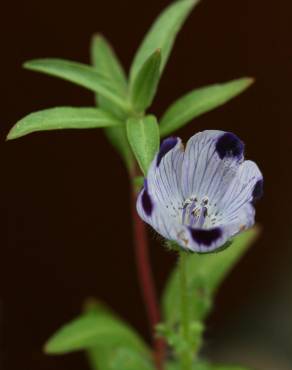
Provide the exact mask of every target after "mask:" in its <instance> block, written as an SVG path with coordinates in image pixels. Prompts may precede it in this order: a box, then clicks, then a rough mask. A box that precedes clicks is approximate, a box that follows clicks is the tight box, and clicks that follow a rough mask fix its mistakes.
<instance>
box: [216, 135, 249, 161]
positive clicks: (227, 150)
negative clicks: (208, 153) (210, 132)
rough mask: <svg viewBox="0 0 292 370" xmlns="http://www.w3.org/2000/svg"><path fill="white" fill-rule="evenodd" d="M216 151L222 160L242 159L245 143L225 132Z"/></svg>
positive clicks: (218, 142)
mask: <svg viewBox="0 0 292 370" xmlns="http://www.w3.org/2000/svg"><path fill="white" fill-rule="evenodd" d="M216 151H217V153H218V155H219V157H220V158H221V159H223V158H225V157H238V158H239V157H241V156H242V154H243V151H244V144H243V142H242V141H241V140H240V139H239V138H238V137H237V136H236V135H234V134H232V133H231V132H225V133H224V134H223V135H222V136H220V137H219V139H218V140H217V143H216Z"/></svg>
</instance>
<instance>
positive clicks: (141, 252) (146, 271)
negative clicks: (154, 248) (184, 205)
mask: <svg viewBox="0 0 292 370" xmlns="http://www.w3.org/2000/svg"><path fill="white" fill-rule="evenodd" d="M132 182H133V181H132ZM136 198H137V193H136V190H135V188H134V185H133V184H132V202H131V203H132V204H131V208H132V218H133V228H134V243H135V255H136V265H137V272H138V278H139V283H140V288H141V292H142V296H143V300H144V304H145V308H146V313H147V316H148V321H149V325H150V328H151V334H152V338H153V347H154V356H155V362H156V366H157V369H159V370H163V362H164V357H165V349H166V346H165V342H164V340H163V339H162V338H159V337H157V336H156V335H155V327H156V325H157V324H158V323H159V322H160V312H159V305H158V301H157V295H156V289H155V285H154V280H153V276H152V270H151V265H150V259H149V251H148V242H147V234H146V228H145V224H144V222H143V221H142V220H141V219H140V217H139V216H138V214H137V211H136Z"/></svg>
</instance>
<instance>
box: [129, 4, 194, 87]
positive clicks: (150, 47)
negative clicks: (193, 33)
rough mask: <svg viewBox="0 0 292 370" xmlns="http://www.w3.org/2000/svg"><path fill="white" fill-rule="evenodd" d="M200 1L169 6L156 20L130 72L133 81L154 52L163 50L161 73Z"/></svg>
mask: <svg viewBox="0 0 292 370" xmlns="http://www.w3.org/2000/svg"><path fill="white" fill-rule="evenodd" d="M197 3H198V0H181V1H176V2H174V3H173V4H171V5H169V6H168V7H167V8H166V9H165V10H164V11H163V12H162V13H161V14H160V15H159V16H158V18H157V19H156V20H155V22H154V23H153V24H152V26H151V28H150V30H149V31H148V33H147V34H146V36H145V38H144V40H143V41H142V43H141V45H140V47H139V49H138V50H137V52H136V54H135V57H134V60H133V63H132V66H131V71H130V81H133V80H134V79H135V77H136V75H137V73H138V71H139V70H140V69H141V67H142V65H143V64H144V63H145V61H146V60H147V59H148V58H149V57H150V55H151V54H152V53H153V51H154V50H157V49H161V50H162V59H161V65H160V71H161V72H162V71H163V69H164V67H165V64H166V62H167V60H168V57H169V54H170V52H171V49H172V46H173V44H174V41H175V38H176V35H177V33H178V32H179V30H180V28H181V27H182V25H183V23H184V21H185V19H186V18H187V16H188V15H189V13H190V12H191V10H192V9H193V7H194V6H195V5H196V4H197Z"/></svg>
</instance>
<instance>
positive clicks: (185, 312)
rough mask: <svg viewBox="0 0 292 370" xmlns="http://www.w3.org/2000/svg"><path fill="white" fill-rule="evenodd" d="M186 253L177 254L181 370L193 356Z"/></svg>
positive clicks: (189, 367)
mask: <svg viewBox="0 0 292 370" xmlns="http://www.w3.org/2000/svg"><path fill="white" fill-rule="evenodd" d="M186 258H187V253H186V252H184V251H181V252H180V256H179V281H180V310H181V335H182V338H183V342H184V345H185V349H183V351H182V353H181V370H191V369H192V362H193V356H192V351H191V350H190V346H189V343H190V318H189V305H188V290H187V271H186Z"/></svg>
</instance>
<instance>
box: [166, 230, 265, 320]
mask: <svg viewBox="0 0 292 370" xmlns="http://www.w3.org/2000/svg"><path fill="white" fill-rule="evenodd" d="M258 234H259V229H258V227H254V228H252V229H250V230H248V231H246V232H244V233H242V234H240V235H238V236H237V237H235V238H234V242H233V244H232V246H230V247H229V248H228V249H225V250H224V251H222V252H218V253H213V254H190V255H189V257H188V259H187V279H188V293H189V302H190V304H191V307H190V313H191V317H192V319H193V320H203V319H204V318H205V317H206V315H207V313H208V312H209V310H210V308H211V305H212V299H213V296H214V294H215V292H216V290H217V289H218V287H219V285H220V284H221V282H222V281H223V280H224V278H225V277H226V275H227V274H228V273H229V271H230V270H231V269H232V267H233V266H234V265H235V264H236V263H237V262H238V260H239V259H240V257H241V256H242V255H243V254H244V252H245V251H246V250H247V249H248V248H249V247H250V246H251V245H252V243H253V242H254V240H255V239H256V237H257V236H258ZM178 297H179V276H178V271H177V268H176V269H175V270H174V272H173V273H172V275H171V276H170V279H169V281H168V284H167V286H166V289H165V292H164V295H163V300H162V306H163V311H164V317H165V320H166V322H167V323H168V324H170V325H175V324H176V323H177V322H178V321H179V315H180V313H179V312H180V310H179V306H178V305H179V302H178Z"/></svg>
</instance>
